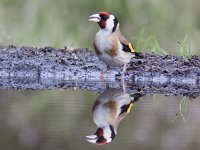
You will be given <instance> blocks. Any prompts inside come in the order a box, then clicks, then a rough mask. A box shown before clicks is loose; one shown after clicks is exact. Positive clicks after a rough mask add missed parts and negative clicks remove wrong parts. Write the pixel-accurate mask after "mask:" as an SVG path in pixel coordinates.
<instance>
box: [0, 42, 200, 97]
mask: <svg viewBox="0 0 200 150" xmlns="http://www.w3.org/2000/svg"><path fill="white" fill-rule="evenodd" d="M103 65H104V64H103V63H102V62H100V61H99V60H98V58H97V57H96V55H95V53H94V52H93V51H91V50H88V49H82V48H80V49H76V50H73V51H70V50H67V48H64V49H55V48H52V47H45V48H36V47H15V46H0V76H1V84H0V88H2V89H54V88H62V86H58V85H57V83H56V81H59V85H63V87H71V85H69V86H67V84H66V83H67V82H64V81H74V83H77V82H78V83H84V82H88V83H89V82H90V83H91V82H92V83H94V82H95V83H97V82H102V81H100V79H99V75H100V72H101V69H102V68H103ZM119 72H120V69H119V68H112V69H110V70H109V71H108V72H107V73H106V74H105V81H106V82H117V81H119V79H120V73H119ZM125 80H126V82H128V83H133V84H137V85H140V86H142V85H145V86H147V85H151V86H153V85H154V87H156V86H157V88H160V87H159V86H162V87H165V89H168V88H170V87H171V88H172V87H173V88H174V90H176V89H178V88H181V87H182V88H184V89H187V90H184V92H188V91H189V90H193V94H194V93H196V94H194V95H199V94H197V93H200V57H199V56H192V58H191V59H190V60H185V59H183V58H182V57H178V56H170V55H165V56H160V55H156V54H150V53H142V54H141V57H136V58H133V59H132V60H131V62H130V64H129V65H128V68H127V72H126V75H125ZM60 81H62V82H63V84H62V83H60ZM47 82H49V83H52V84H51V85H49V84H48V85H49V87H47V85H46V86H43V85H45V83H47ZM54 82H55V84H53V83H54ZM26 83H31V84H26ZM184 92H183V91H182V92H181V93H182V94H183V93H184ZM175 93H176V92H174V94H175Z"/></svg>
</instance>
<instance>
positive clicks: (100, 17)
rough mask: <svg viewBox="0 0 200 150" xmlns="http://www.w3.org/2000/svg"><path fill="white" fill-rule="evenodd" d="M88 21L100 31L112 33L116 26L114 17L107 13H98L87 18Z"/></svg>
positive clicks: (116, 22)
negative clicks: (97, 26)
mask: <svg viewBox="0 0 200 150" xmlns="http://www.w3.org/2000/svg"><path fill="white" fill-rule="evenodd" d="M89 21H93V22H96V23H98V24H99V27H100V28H101V29H106V30H108V31H111V32H114V30H115V29H116V27H117V25H118V20H117V18H116V17H115V16H113V15H112V14H110V13H108V12H100V13H99V14H94V15H91V16H90V17H89Z"/></svg>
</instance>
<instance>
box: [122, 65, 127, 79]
mask: <svg viewBox="0 0 200 150" xmlns="http://www.w3.org/2000/svg"><path fill="white" fill-rule="evenodd" d="M125 72H126V64H124V66H123V68H122V73H121V80H122V81H123V80H124V74H125Z"/></svg>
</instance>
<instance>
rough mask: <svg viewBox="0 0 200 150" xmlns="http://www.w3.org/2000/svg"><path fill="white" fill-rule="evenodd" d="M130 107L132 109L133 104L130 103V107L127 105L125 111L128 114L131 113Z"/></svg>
mask: <svg viewBox="0 0 200 150" xmlns="http://www.w3.org/2000/svg"><path fill="white" fill-rule="evenodd" d="M132 107H133V102H132V103H130V105H129V107H128V109H127V113H130V111H131V109H132Z"/></svg>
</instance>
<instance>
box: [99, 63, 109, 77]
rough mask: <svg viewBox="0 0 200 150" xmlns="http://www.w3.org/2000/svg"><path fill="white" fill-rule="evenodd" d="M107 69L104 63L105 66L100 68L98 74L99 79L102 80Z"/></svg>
mask: <svg viewBox="0 0 200 150" xmlns="http://www.w3.org/2000/svg"><path fill="white" fill-rule="evenodd" d="M107 70H108V66H107V65H105V67H104V68H103V69H102V71H101V74H100V79H101V80H104V74H105V73H106V71H107Z"/></svg>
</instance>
